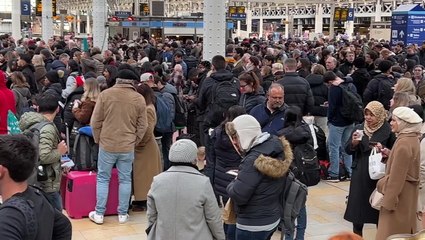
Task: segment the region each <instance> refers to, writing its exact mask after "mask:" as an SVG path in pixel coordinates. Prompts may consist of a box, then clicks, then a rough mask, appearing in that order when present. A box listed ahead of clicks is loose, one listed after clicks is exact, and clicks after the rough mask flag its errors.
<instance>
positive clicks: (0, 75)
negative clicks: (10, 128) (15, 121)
mask: <svg viewBox="0 0 425 240" xmlns="http://www.w3.org/2000/svg"><path fill="white" fill-rule="evenodd" d="M15 105H16V104H15V96H14V95H13V92H12V90H10V89H8V88H7V87H6V75H5V73H4V72H3V71H0V134H7V112H8V111H9V110H11V111H12V112H13V113H16V107H15Z"/></svg>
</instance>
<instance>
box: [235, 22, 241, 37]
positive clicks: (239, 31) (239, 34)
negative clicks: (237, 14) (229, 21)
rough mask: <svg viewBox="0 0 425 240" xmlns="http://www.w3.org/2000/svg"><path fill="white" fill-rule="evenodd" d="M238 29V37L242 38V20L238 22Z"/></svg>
mask: <svg viewBox="0 0 425 240" xmlns="http://www.w3.org/2000/svg"><path fill="white" fill-rule="evenodd" d="M237 27H238V29H237V30H236V36H237V37H241V21H240V20H238V21H237Z"/></svg>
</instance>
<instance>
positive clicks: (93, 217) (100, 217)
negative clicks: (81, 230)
mask: <svg viewBox="0 0 425 240" xmlns="http://www.w3.org/2000/svg"><path fill="white" fill-rule="evenodd" d="M89 218H90V220H92V221H93V222H94V223H96V224H103V215H99V214H97V213H96V211H91V212H90V213H89Z"/></svg>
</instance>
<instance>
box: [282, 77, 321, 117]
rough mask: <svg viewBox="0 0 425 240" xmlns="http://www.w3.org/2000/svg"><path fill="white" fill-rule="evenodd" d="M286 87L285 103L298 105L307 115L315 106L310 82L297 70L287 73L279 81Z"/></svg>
mask: <svg viewBox="0 0 425 240" xmlns="http://www.w3.org/2000/svg"><path fill="white" fill-rule="evenodd" d="M277 82H278V83H279V84H281V85H282V86H283V87H284V88H285V103H286V104H288V105H289V106H297V107H299V108H300V109H301V112H302V113H303V115H307V114H308V113H310V112H311V110H312V108H313V107H314V98H313V94H312V92H311V89H310V84H309V83H308V82H307V81H306V80H305V79H304V78H302V77H300V76H298V73H296V72H290V73H286V74H285V75H284V76H283V78H281V79H280V80H278V81H277Z"/></svg>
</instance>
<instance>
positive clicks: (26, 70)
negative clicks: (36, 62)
mask: <svg viewBox="0 0 425 240" xmlns="http://www.w3.org/2000/svg"><path fill="white" fill-rule="evenodd" d="M21 72H22V74H24V76H25V79H26V80H27V82H28V84H29V85H30V91H31V94H33V95H34V94H36V93H38V88H37V84H36V82H35V76H34V72H35V69H34V66H33V65H31V64H28V65H25V66H24V67H23V68H22V69H21Z"/></svg>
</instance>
